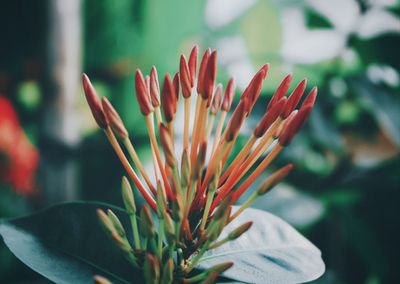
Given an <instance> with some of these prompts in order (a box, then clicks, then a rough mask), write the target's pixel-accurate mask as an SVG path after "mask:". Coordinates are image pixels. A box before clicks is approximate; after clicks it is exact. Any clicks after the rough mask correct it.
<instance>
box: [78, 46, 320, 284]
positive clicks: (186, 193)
mask: <svg viewBox="0 0 400 284" xmlns="http://www.w3.org/2000/svg"><path fill="white" fill-rule="evenodd" d="M197 53H198V49H197V47H194V48H193V50H192V52H191V54H190V57H189V61H186V58H185V57H184V56H183V55H182V56H181V57H180V64H179V69H180V72H179V73H177V74H176V75H175V76H174V79H171V76H170V75H169V74H166V75H165V76H164V82H163V85H162V88H161V91H160V89H159V83H158V75H157V72H156V69H155V67H153V68H152V70H151V73H150V77H147V78H148V79H146V78H145V77H144V76H143V74H142V72H141V71H140V70H139V69H138V70H137V71H136V74H135V83H136V97H137V102H138V104H139V107H140V109H141V113H142V114H143V116H144V120H145V123H146V127H147V130H148V134H149V144H150V148H151V151H152V156H153V165H154V173H153V174H154V177H155V182H152V181H151V180H150V179H149V177H148V175H147V173H146V172H145V171H144V168H143V165H142V163H141V161H140V159H139V157H138V156H137V154H136V151H135V149H134V147H133V145H132V143H131V142H130V140H129V134H128V132H127V131H126V129H125V127H124V125H123V122H122V119H121V118H120V116H119V115H118V113H117V112H116V110H115V109H114V108H113V107H112V105H111V103H110V102H108V101H107V100H105V99H102V102H103V104H101V103H100V99H99V98H98V97H97V95H96V92H95V91H94V89H93V87H91V84H90V81H89V79H88V77H87V76H86V75H84V76H83V80H84V90H85V92H86V98H87V99H88V103H89V106H90V107H91V110H92V112H93V116H94V118H95V119H96V121H97V123H98V124H99V127H100V128H102V129H103V130H104V132H105V134H106V136H107V138H108V140H109V141H110V143H111V145H112V147H113V148H114V150H115V152H116V154H117V156H118V158H119V159H120V160H121V163H122V165H123V166H124V168H125V170H126V171H127V174H128V176H129V177H130V178H131V180H132V182H133V183H134V184H135V186H136V187H137V189H138V191H139V192H140V193H141V194H142V196H143V197H144V199H145V200H146V202H147V203H148V206H147V205H144V206H143V208H142V209H141V211H140V215H141V221H140V226H138V224H137V223H138V222H139V221H138V220H136V215H135V214H136V206H135V201H134V200H133V194H131V190H132V189H131V188H130V184H129V182H128V180H127V179H126V178H125V177H124V178H123V185H122V189H123V199H124V204H125V205H126V208H127V211H128V213H129V214H130V215H131V220H132V228H133V238H134V244H135V245H134V246H131V245H130V243H129V242H128V239H127V237H126V235H125V234H126V233H125V231H124V230H123V229H121V223H120V222H119V221H118V218H117V217H116V216H115V215H114V214H112V211H110V210H109V212H108V214H106V213H104V212H103V211H101V210H100V211H99V212H98V213H99V218H100V220H101V222H102V223H103V225H104V227H105V228H106V230H107V231H108V232H109V234H110V235H111V236H112V238H113V240H114V241H115V242H116V243H117V245H118V246H119V247H120V248H121V249H122V250H123V251H124V252H125V255H126V257H127V259H128V260H129V261H131V263H132V265H134V266H135V267H139V268H142V269H143V271H144V276H145V279H147V280H146V281H148V282H151V281H150V280H149V279H153V280H154V279H155V278H156V279H157V281H158V280H160V281H161V279H160V271H161V270H162V269H168V271H169V272H171V269H172V270H173V271H175V272H176V273H174V274H173V275H175V277H178V278H179V279H178V280H179V281H183V282H184V283H190V282H193V281H200V280H205V279H207V278H209V277H211V275H213V279H214V278H216V276H218V274H220V273H222V272H223V269H222V270H219V269H212V268H211V269H210V270H208V271H206V272H205V273H201V274H198V275H196V276H193V278H190V277H191V275H192V274H190V273H191V272H192V270H193V268H194V267H195V266H196V265H197V263H198V261H199V260H200V258H201V257H202V255H203V254H204V253H205V252H206V251H207V250H209V249H213V248H216V247H218V246H221V245H223V244H225V243H226V242H229V241H232V240H234V239H236V238H238V237H240V236H241V235H242V234H243V233H245V232H246V231H247V230H249V229H250V227H251V225H252V222H248V223H245V224H243V225H242V226H239V227H238V228H237V229H236V230H234V231H233V232H232V233H231V234H229V236H228V238H226V239H224V240H219V241H217V238H218V236H219V235H220V233H221V232H222V230H223V229H224V227H225V226H226V225H227V224H229V223H230V222H231V221H232V220H233V219H235V218H236V217H237V216H238V215H239V214H241V212H243V210H244V209H246V208H247V207H248V206H250V205H251V204H252V203H253V202H254V200H255V199H256V198H257V197H259V196H261V195H264V194H265V193H266V192H268V191H269V190H270V189H271V188H272V187H273V186H274V185H275V184H277V183H278V182H279V181H281V180H282V179H283V178H284V177H285V176H286V175H287V174H288V173H289V172H290V171H291V169H292V165H291V164H289V165H286V166H284V167H282V168H280V169H278V170H277V171H276V172H274V173H273V174H271V175H270V176H269V177H268V178H267V179H266V180H265V181H264V182H262V183H261V186H260V188H259V189H257V190H255V191H254V192H253V193H252V194H251V195H250V197H249V198H248V199H247V200H246V201H245V202H244V203H243V205H241V207H240V208H239V210H237V211H236V212H235V213H234V214H231V206H232V205H233V204H234V203H235V202H236V201H237V200H238V199H239V198H240V197H241V196H243V194H244V193H245V192H246V191H247V190H249V188H250V187H251V185H252V184H253V183H254V182H255V181H256V180H257V179H258V178H259V176H260V175H261V173H262V172H263V171H264V170H265V169H266V168H267V167H268V166H269V165H270V164H271V162H272V161H273V160H274V158H275V157H276V156H277V155H278V154H279V153H280V152H281V151H282V149H284V148H285V147H286V146H287V145H289V144H290V142H291V141H292V139H293V138H294V136H295V135H296V133H297V132H298V131H299V130H300V129H301V127H302V126H303V125H304V123H305V121H306V120H307V118H308V116H309V115H310V113H311V110H312V108H313V106H314V102H315V99H316V95H317V88H316V87H314V88H313V89H312V90H311V91H310V93H309V94H308V96H307V97H306V98H305V99H304V100H303V103H302V104H301V105H300V106H299V102H300V101H301V99H302V97H303V95H304V92H305V90H306V85H307V81H306V80H302V81H301V82H300V83H299V84H298V85H297V87H296V88H294V90H293V91H292V93H291V94H290V95H288V96H287V92H288V89H289V87H290V83H291V81H292V76H291V75H288V76H286V77H285V78H284V79H283V81H282V83H281V84H280V85H279V86H278V88H277V89H276V92H275V94H274V95H273V97H272V99H271V100H270V102H269V103H268V104H267V105H266V111H265V114H264V116H263V118H262V119H261V120H260V121H259V123H258V125H257V126H256V127H255V129H254V131H253V133H252V135H251V136H250V137H249V138H248V140H247V142H246V144H245V146H244V147H243V148H242V149H241V150H240V152H239V153H238V154H237V155H236V157H234V158H233V160H232V162H228V161H229V160H228V158H229V157H230V155H231V152H232V150H233V148H234V145H235V142H236V140H237V138H238V135H239V132H240V129H241V127H242V126H243V124H244V122H245V120H246V118H247V117H248V116H249V115H250V114H251V112H252V109H253V107H254V105H255V104H256V102H257V100H258V98H259V96H260V93H261V90H262V86H263V82H264V80H265V79H266V77H267V74H268V70H269V65H268V64H266V65H264V66H262V67H261V68H260V69H259V71H258V72H257V73H256V74H255V75H254V77H253V79H252V80H251V81H250V83H249V84H248V86H247V88H246V89H245V90H244V92H243V93H242V95H241V97H240V99H239V102H238V104H237V105H236V107H235V109H234V110H233V112H232V115H231V116H230V118H229V119H228V120H227V119H226V118H227V115H228V112H229V111H230V109H231V106H232V101H233V97H234V94H235V83H234V80H233V79H231V80H230V81H229V83H228V84H227V87H226V90H225V93H224V94H223V95H222V93H223V90H222V85H221V84H216V75H217V52H216V51H211V50H210V49H207V50H206V51H205V53H204V55H203V57H202V60H201V63H200V67H199V70H198V73H197V72H196V71H197V66H196V64H197ZM196 73H197V76H196ZM196 77H197V86H195V84H194V82H195V79H196ZM179 83H180V85H181V86H180V87H179ZM180 90H182V99H183V100H184V102H183V104H184V135H183V141H182V142H183V151H182V153H181V155H176V147H175V144H176V139H177V138H176V137H175V136H174V125H175V120H176V112H177V109H178V108H177V105H178V101H179V99H181V98H180ZM160 94H161V95H160ZM160 98H161V99H160ZM192 98H193V99H195V101H196V102H195V104H196V106H195V112H194V113H191V111H190V105H191V103H192ZM191 116H194V123H193V125H192V128H191V127H190V123H189V122H190V119H191ZM226 120H227V121H226ZM211 134H213V135H211ZM117 137H118V138H119V140H120V141H122V144H123V145H124V146H125V148H126V149H127V152H128V153H129V156H130V158H131V159H132V161H133V163H134V164H135V166H136V168H137V169H138V171H139V173H140V175H141V177H142V179H143V180H141V179H140V178H139V176H138V174H137V173H136V171H135V170H134V169H133V168H132V166H131V164H130V162H129V160H128V158H127V157H126V156H125V154H124V152H123V150H122V148H121V146H120V142H119V141H118V138H117ZM264 153H266V155H265V156H263V154H264ZM207 157H209V158H208V159H207ZM179 161H180V167H179ZM258 161H260V162H259V163H258ZM149 208H151V209H152V210H153V211H154V212H155V213H157V217H158V219H159V223H158V224H159V228H158V230H157V234H158V235H156V234H155V225H154V223H153V217H152V214H151V213H150V210H151V209H149ZM164 236H165V240H164ZM176 256H178V259H180V260H181V261H179V262H178V261H177V257H176ZM171 260H172V262H171ZM171 263H172V264H171ZM171 266H172V267H171ZM221 267H224V269H229V268H230V267H231V264H228V265H222V266H221ZM169 272H168V273H167V274H168V275H170V273H169ZM215 273H217V274H215ZM161 274H162V273H161ZM175 280H177V279H175ZM154 281H155V280H154ZM157 281H156V283H158V282H157ZM170 281H173V280H170ZM152 283H153V282H152ZM163 283H164V282H163ZM166 283H170V282H166Z"/></svg>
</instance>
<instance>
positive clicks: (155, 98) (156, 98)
mask: <svg viewBox="0 0 400 284" xmlns="http://www.w3.org/2000/svg"><path fill="white" fill-rule="evenodd" d="M150 96H151V103H152V105H153V107H158V106H159V105H160V84H159V83H158V74H157V69H156V67H155V66H153V67H152V68H151V71H150Z"/></svg>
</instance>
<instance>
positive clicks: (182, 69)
mask: <svg viewBox="0 0 400 284" xmlns="http://www.w3.org/2000/svg"><path fill="white" fill-rule="evenodd" d="M179 74H180V75H181V85H182V95H183V97H184V98H189V97H190V96H191V94H192V82H191V80H192V78H191V75H190V71H189V67H188V64H187V62H186V58H185V56H184V55H183V54H182V55H181V58H180V62H179Z"/></svg>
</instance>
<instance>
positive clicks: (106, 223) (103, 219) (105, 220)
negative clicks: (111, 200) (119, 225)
mask: <svg viewBox="0 0 400 284" xmlns="http://www.w3.org/2000/svg"><path fill="white" fill-rule="evenodd" d="M96 211H97V216H98V217H99V220H100V223H101V225H102V226H103V227H104V229H106V230H107V231H108V232H109V233H112V232H115V228H114V225H113V222H112V221H111V220H110V218H109V217H108V216H107V214H106V213H104V211H103V210H101V209H97V210H96Z"/></svg>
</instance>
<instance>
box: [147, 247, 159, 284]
mask: <svg viewBox="0 0 400 284" xmlns="http://www.w3.org/2000/svg"><path fill="white" fill-rule="evenodd" d="M143 270H144V278H145V280H146V283H147V284H158V283H159V279H160V265H159V261H158V259H157V257H156V256H154V255H152V254H149V253H147V254H146V257H145V259H144V266H143Z"/></svg>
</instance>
